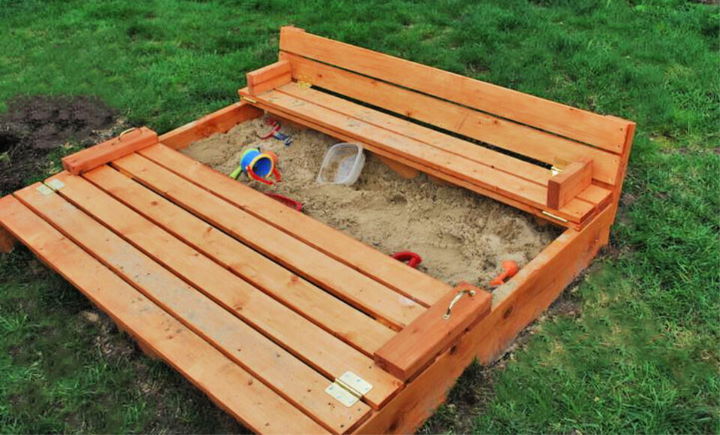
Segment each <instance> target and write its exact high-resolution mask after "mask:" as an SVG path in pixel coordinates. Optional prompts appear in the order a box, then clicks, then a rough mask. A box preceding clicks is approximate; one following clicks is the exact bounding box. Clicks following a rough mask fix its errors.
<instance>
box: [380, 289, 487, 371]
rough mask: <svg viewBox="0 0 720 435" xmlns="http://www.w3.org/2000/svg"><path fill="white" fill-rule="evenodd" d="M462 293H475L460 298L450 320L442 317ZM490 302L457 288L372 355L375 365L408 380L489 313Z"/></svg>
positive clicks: (480, 292)
mask: <svg viewBox="0 0 720 435" xmlns="http://www.w3.org/2000/svg"><path fill="white" fill-rule="evenodd" d="M463 291H473V292H474V294H473V295H463V296H462V297H461V298H460V299H459V300H458V302H457V303H456V304H455V306H454V307H453V308H452V311H451V312H450V317H448V318H445V317H444V315H445V314H446V312H447V310H448V307H449V306H450V303H451V302H452V301H453V299H454V298H455V297H456V296H457V295H458V292H463ZM491 302H492V296H491V295H490V293H488V292H486V291H484V290H481V289H479V288H476V287H473V286H471V285H469V284H460V285H458V286H457V287H455V288H454V289H453V291H452V292H450V293H448V294H447V296H445V297H444V298H442V299H440V300H439V301H438V302H437V303H436V304H435V305H433V306H432V307H430V308H428V310H427V311H425V312H424V313H423V314H422V315H421V316H420V317H418V318H417V319H415V321H414V322H413V323H411V324H410V325H408V326H407V327H406V328H405V329H403V330H402V331H400V332H399V333H398V334H397V335H395V337H393V338H392V340H390V341H388V342H387V343H385V345H384V346H383V347H382V348H381V349H380V350H378V351H377V352H375V362H376V363H377V364H378V365H379V366H380V367H382V368H384V369H385V370H386V371H387V372H388V373H390V374H392V375H394V376H395V377H397V378H398V379H401V380H403V381H407V380H408V379H410V378H411V377H413V376H415V375H416V374H417V373H418V372H419V371H420V370H421V369H423V368H425V367H427V365H428V364H430V363H431V362H432V361H433V360H434V359H435V357H436V356H437V355H438V354H439V353H440V352H441V351H443V350H445V349H447V348H448V347H449V346H450V344H451V343H453V342H454V341H456V340H457V339H458V338H459V337H460V335H462V334H463V333H464V332H465V331H466V330H467V329H468V328H470V327H472V326H473V325H474V324H475V323H476V322H479V321H480V320H481V319H482V318H483V317H485V316H486V315H487V314H488V313H490V304H491Z"/></svg>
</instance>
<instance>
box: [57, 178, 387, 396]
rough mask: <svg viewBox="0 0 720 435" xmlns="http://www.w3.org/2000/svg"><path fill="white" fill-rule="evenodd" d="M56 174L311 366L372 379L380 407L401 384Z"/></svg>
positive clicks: (117, 226) (78, 196) (88, 188)
mask: <svg viewBox="0 0 720 435" xmlns="http://www.w3.org/2000/svg"><path fill="white" fill-rule="evenodd" d="M53 179H59V180H61V181H63V182H64V183H65V187H64V188H62V189H61V190H60V191H59V193H60V194H61V195H62V196H63V197H64V198H66V199H68V200H69V201H71V202H72V203H73V204H75V205H77V206H78V207H80V208H82V210H83V211H85V212H86V213H88V214H90V215H92V216H93V217H94V218H96V219H97V220H98V221H100V222H102V223H103V224H104V225H106V226H107V227H109V228H110V229H112V230H113V231H114V232H115V233H117V234H119V235H121V236H122V238H123V239H125V240H127V241H128V242H129V243H130V244H132V245H133V246H134V247H135V248H137V249H139V250H140V251H142V252H143V253H144V254H146V255H147V256H149V257H150V258H152V259H153V260H154V261H155V262H156V263H158V264H159V265H161V266H162V267H165V268H166V269H168V270H169V271H172V272H173V273H174V274H175V275H177V276H178V277H180V278H181V279H182V280H184V281H186V282H187V283H189V284H190V285H192V286H193V287H195V288H197V289H198V290H199V291H200V292H202V293H203V294H205V295H206V296H207V297H208V298H210V299H211V300H212V301H214V302H215V303H216V304H218V305H219V306H220V307H219V308H220V309H222V308H224V309H225V310H227V311H228V314H230V313H232V315H235V316H237V317H238V318H240V319H242V320H243V321H244V322H245V323H246V324H248V325H250V326H252V327H253V328H254V329H256V330H257V331H259V332H260V333H262V334H263V335H264V336H266V337H268V338H270V339H272V340H273V341H274V342H276V343H281V344H282V347H283V348H284V349H286V350H287V351H288V352H290V353H291V354H292V355H294V356H295V357H297V358H298V359H300V360H302V361H303V362H304V363H306V364H308V365H310V366H311V367H312V368H313V369H315V370H317V371H318V372H320V373H321V374H323V375H325V376H326V377H328V378H330V379H335V378H337V377H340V376H341V375H342V374H343V373H345V372H346V371H348V370H350V371H353V372H355V373H357V374H358V375H360V376H361V377H362V378H363V379H366V380H367V381H368V382H370V383H372V384H373V386H374V388H373V390H372V391H371V392H370V393H369V394H368V395H367V400H368V402H369V403H370V404H372V405H373V406H376V407H379V406H380V405H381V404H382V403H383V402H385V401H386V400H387V399H388V398H389V397H390V396H392V395H393V394H394V393H395V391H396V390H397V389H398V387H399V386H400V383H399V382H398V381H397V380H396V379H394V378H393V377H392V376H390V375H388V374H387V373H385V372H383V371H382V370H381V369H379V368H378V367H376V366H375V365H374V364H373V362H372V359H370V358H369V357H367V356H366V355H363V354H362V353H360V352H358V351H357V350H355V349H353V348H352V347H350V346H349V345H347V344H346V343H344V342H343V341H341V340H340V339H338V338H336V337H334V336H333V335H331V334H329V333H328V332H327V331H324V330H323V329H321V328H319V327H318V326H316V325H315V324H313V323H311V322H310V321H308V320H307V319H306V318H304V317H302V316H300V315H299V314H298V313H296V312H295V311H293V310H292V309H290V308H288V307H286V306H284V305H282V304H281V303H279V302H278V301H276V300H275V299H273V298H271V297H269V296H268V295H267V294H265V293H263V292H262V291H260V290H258V289H257V288H255V287H253V286H252V285H250V284H249V283H248V282H246V281H244V280H242V279H240V278H238V277H237V276H235V275H234V274H233V273H232V272H230V271H228V270H227V269H225V268H224V267H222V266H221V265H219V264H217V263H216V262H214V261H212V260H211V259H209V258H208V257H206V256H204V255H202V254H200V253H199V252H197V251H196V250H195V249H193V248H192V247H190V246H188V245H187V244H185V243H183V241H181V240H178V239H177V238H175V237H173V236H172V235H170V234H168V233H167V232H166V231H164V230H163V229H161V228H160V227H158V226H156V225H155V224H154V223H153V222H151V221H149V220H147V219H145V218H143V217H142V216H140V215H139V214H137V213H136V212H134V211H132V210H131V209H129V208H128V207H126V206H125V205H123V204H122V203H120V202H118V201H117V200H114V199H112V198H111V197H110V196H109V195H107V194H105V193H104V192H102V191H101V190H100V189H99V188H97V187H95V186H93V185H92V184H90V183H89V182H88V181H86V180H83V179H82V178H79V177H74V176H70V175H68V174H59V175H57V176H55V177H53ZM86 243H88V242H86ZM155 279H157V278H155ZM208 315H209V314H208ZM231 349H232V350H234V348H231ZM242 360H243V361H244V358H242ZM316 400H317V399H316Z"/></svg>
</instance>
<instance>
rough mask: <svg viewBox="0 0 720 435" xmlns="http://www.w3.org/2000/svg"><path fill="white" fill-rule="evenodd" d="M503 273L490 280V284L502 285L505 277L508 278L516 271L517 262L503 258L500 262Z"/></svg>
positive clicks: (517, 268)
mask: <svg viewBox="0 0 720 435" xmlns="http://www.w3.org/2000/svg"><path fill="white" fill-rule="evenodd" d="M502 268H503V273H501V274H500V275H498V276H496V277H495V279H493V280H492V281H490V285H491V286H498V285H503V284H504V283H505V280H506V279H510V278H512V277H513V276H515V274H516V273H518V270H520V268H519V267H518V264H517V263H516V262H514V261H512V260H505V261H503V262H502Z"/></svg>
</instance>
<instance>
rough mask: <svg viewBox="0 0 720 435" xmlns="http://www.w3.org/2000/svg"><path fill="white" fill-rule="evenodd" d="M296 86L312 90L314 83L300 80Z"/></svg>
mask: <svg viewBox="0 0 720 435" xmlns="http://www.w3.org/2000/svg"><path fill="white" fill-rule="evenodd" d="M295 84H297V85H298V86H300V87H301V88H311V87H312V83H310V82H306V81H303V80H298V81H297V82H295Z"/></svg>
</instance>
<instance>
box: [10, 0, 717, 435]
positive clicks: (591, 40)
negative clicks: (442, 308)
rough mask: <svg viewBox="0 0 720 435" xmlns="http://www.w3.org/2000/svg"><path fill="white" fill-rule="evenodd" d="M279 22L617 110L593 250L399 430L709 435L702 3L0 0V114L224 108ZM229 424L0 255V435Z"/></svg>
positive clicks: (713, 13) (154, 119)
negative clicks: (558, 293) (618, 190)
mask: <svg viewBox="0 0 720 435" xmlns="http://www.w3.org/2000/svg"><path fill="white" fill-rule="evenodd" d="M284 24H294V25H296V26H299V27H303V28H305V29H307V30H308V31H311V32H313V33H317V34H321V35H324V36H328V37H332V38H335V39H340V40H342V41H345V42H349V43H353V44H358V45H361V46H365V47H368V48H372V49H375V50H379V51H383V52H387V53H390V54H394V55H398V56H401V57H404V58H408V59H411V60H415V61H418V62H422V63H425V64H429V65H432V66H436V67H439V68H442V69H446V70H450V71H455V72H458V73H461V74H465V75H469V76H472V77H475V78H478V79H481V80H485V81H489V82H493V83H496V84H499V85H503V86H507V87H510V88H513V89H518V90H520V91H524V92H529V93H532V94H535V95H538V96H542V97H546V98H550V99H553V100H557V101H560V102H563V103H566V104H570V105H574V106H578V107H581V108H585V109H588V110H592V111H597V112H601V113H608V114H613V115H617V116H621V117H624V118H628V119H632V120H634V121H636V122H637V125H638V129H637V135H636V139H635V145H634V150H633V154H632V156H631V162H630V169H629V174H628V178H627V181H626V184H625V189H624V192H625V194H624V196H623V198H622V201H621V209H620V213H619V216H618V220H617V223H616V225H615V227H614V228H613V233H612V237H611V239H612V240H611V245H610V246H609V247H608V248H607V249H606V250H605V251H604V254H603V255H602V256H601V257H600V258H599V259H598V260H597V261H595V263H594V265H593V266H592V267H591V269H590V270H589V272H588V273H587V274H586V275H584V276H583V277H581V279H579V280H578V281H577V282H576V283H574V284H573V285H571V286H570V287H569V288H568V289H567V290H566V292H565V294H564V295H563V296H562V298H561V300H560V301H559V302H558V303H557V304H556V305H555V306H554V307H553V309H551V311H550V312H549V313H548V314H547V315H546V316H544V317H543V318H542V319H541V320H540V321H538V322H536V323H535V324H533V325H532V326H531V327H530V328H529V330H528V331H527V332H526V333H525V334H524V336H523V337H522V339H521V340H519V342H518V344H517V346H515V348H514V350H513V351H512V352H511V353H510V354H508V355H506V356H505V357H504V358H503V359H502V360H501V361H499V362H498V363H497V364H496V365H495V366H494V367H491V368H489V369H483V368H480V367H478V366H472V367H471V368H470V369H468V371H467V372H466V373H465V374H464V375H463V377H462V378H461V379H460V381H459V383H458V385H457V386H456V387H455V389H454V390H453V391H452V392H451V394H450V400H449V401H448V403H447V404H446V405H444V406H442V407H441V408H440V409H439V410H438V412H437V413H436V415H435V416H434V417H433V418H432V419H431V420H430V421H429V422H428V423H427V424H426V425H425V426H424V427H423V428H422V429H421V431H423V432H470V431H472V432H478V433H496V432H512V433H516V432H537V431H542V432H571V431H580V432H629V431H632V432H650V433H659V432H705V433H707V432H715V433H717V432H720V373H719V367H720V350H719V347H718V342H720V272H719V270H720V267H719V266H720V243H719V239H718V234H719V230H720V132H719V129H720V75H719V74H718V71H720V54H719V48H720V10H719V8H718V7H717V6H716V5H708V4H701V3H695V2H686V1H672V0H646V1H642V0H627V1H618V0H603V1H590V0H565V1H563V0H557V1H553V0H532V1H531V0H494V1H485V2H467V1H457V0H437V1H427V2H420V1H410V0H406V1H403V0H386V1H377V2H359V1H349V0H344V1H343V0H341V1H335V2H324V1H319V0H316V1H303V0H295V1H289V0H275V1H272V0H269V1H259V0H257V1H243V2H239V1H238V2H233V1H229V0H228V1H220V0H218V1H200V0H197V1H189V0H186V1H173V0H147V1H143V2H137V1H132V0H115V1H100V0H82V1H81V0H75V1H49V0H44V1H40V0H36V1H34V0H25V1H21V0H17V1H16V0H0V112H1V111H3V110H5V109H6V107H7V106H6V105H5V104H6V102H7V101H8V100H9V99H11V98H13V97H15V96H17V95H38V94H46V95H94V96H98V97H100V98H101V99H102V100H103V101H105V102H106V103H107V104H109V105H110V106H112V107H114V108H116V109H117V110H118V111H119V112H120V113H122V115H123V116H124V117H126V118H127V120H128V121H127V122H128V123H129V124H131V125H148V126H150V127H151V128H154V129H156V130H157V131H159V132H164V131H167V130H169V129H171V128H173V127H175V126H178V125H181V124H184V123H186V122H188V121H190V120H192V119H195V118H197V117H199V116H201V115H203V114H205V113H207V112H209V111H211V110H214V109H217V108H219V107H222V106H223V105H227V104H229V103H231V102H233V101H236V99H237V97H236V89H237V88H239V87H242V86H244V73H245V72H247V71H251V70H253V69H256V68H258V67H260V66H263V65H266V64H268V63H270V62H272V61H274V59H275V57H276V51H277V49H276V46H277V35H278V28H279V27H280V26H281V25H284ZM60 152H61V151H56V152H53V153H51V154H50V155H49V156H48V159H49V163H48V165H49V167H53V165H57V163H56V161H57V157H58V156H59V153H60ZM53 161H54V162H55V163H53ZM44 175H45V174H27V177H28V181H30V180H33V179H37V178H38V177H40V178H42V177H43V176H44ZM4 193H8V192H0V194H4ZM239 430H242V428H241V427H240V426H238V425H237V424H236V423H234V422H233V421H232V419H230V418H229V417H227V416H226V415H224V413H223V412H222V411H220V410H218V409H217V408H215V407H214V406H213V405H212V404H211V402H210V401H209V400H208V399H206V398H205V397H204V396H203V395H202V394H201V393H199V392H197V391H196V390H195V389H194V388H193V387H192V386H190V385H189V384H188V383H187V382H185V381H184V380H183V379H182V378H181V377H180V376H179V375H177V374H175V373H174V372H173V371H172V370H171V369H168V368H166V367H165V366H164V365H163V364H162V363H160V362H157V361H153V360H150V359H148V358H147V357H145V356H144V355H143V354H142V353H140V352H139V351H138V350H136V349H135V348H134V346H133V345H132V344H131V342H130V341H129V340H128V339H127V337H125V336H124V335H123V334H122V333H120V332H118V331H117V330H115V329H114V327H113V326H112V325H111V323H109V322H108V321H107V320H106V319H105V318H104V317H102V316H101V317H97V315H96V314H95V312H94V311H93V309H92V307H91V306H90V304H89V303H88V302H87V301H86V300H85V299H84V298H83V297H82V296H81V295H80V294H79V293H78V292H77V291H75V290H74V289H73V288H72V287H71V286H70V285H69V284H67V283H65V282H64V281H63V280H62V279H61V278H59V277H57V276H56V275H54V274H53V273H51V272H49V271H47V270H46V269H45V268H44V267H43V266H41V265H40V264H39V263H37V262H36V261H35V260H34V259H33V256H32V255H31V254H29V253H28V252H27V251H26V250H24V249H18V250H16V252H15V253H13V254H11V255H7V256H3V257H2V258H0V432H2V433H9V432H10V433H12V432H61V431H62V432H169V431H172V432H228V431H239Z"/></svg>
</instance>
